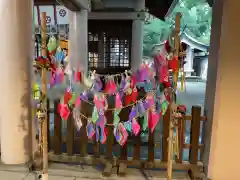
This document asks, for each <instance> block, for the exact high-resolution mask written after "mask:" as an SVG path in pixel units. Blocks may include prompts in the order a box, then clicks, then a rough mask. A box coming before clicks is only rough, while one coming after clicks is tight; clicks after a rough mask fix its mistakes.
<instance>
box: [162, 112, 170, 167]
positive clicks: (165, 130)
mask: <svg viewBox="0 0 240 180" xmlns="http://www.w3.org/2000/svg"><path fill="white" fill-rule="evenodd" d="M169 123H170V109H169V108H168V109H167V112H166V114H165V115H164V116H163V140H162V141H163V150H162V153H163V154H162V157H163V161H164V162H167V161H168V137H169V131H168V128H169Z"/></svg>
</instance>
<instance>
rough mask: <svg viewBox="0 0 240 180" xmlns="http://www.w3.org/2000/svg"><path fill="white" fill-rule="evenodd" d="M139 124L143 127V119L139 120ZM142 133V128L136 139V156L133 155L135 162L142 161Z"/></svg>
mask: <svg viewBox="0 0 240 180" xmlns="http://www.w3.org/2000/svg"><path fill="white" fill-rule="evenodd" d="M138 122H139V124H140V125H142V118H139V119H138ZM141 131H142V126H141V130H140V133H139V134H138V135H137V136H136V137H135V138H134V142H133V143H134V148H135V149H134V154H133V159H134V160H140V153H141Z"/></svg>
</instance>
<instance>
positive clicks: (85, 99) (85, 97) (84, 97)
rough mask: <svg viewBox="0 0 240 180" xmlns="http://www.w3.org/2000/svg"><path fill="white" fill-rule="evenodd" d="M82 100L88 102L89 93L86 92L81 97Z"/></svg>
mask: <svg viewBox="0 0 240 180" xmlns="http://www.w3.org/2000/svg"><path fill="white" fill-rule="evenodd" d="M80 99H81V100H83V101H87V100H88V96H87V92H86V91H84V92H83V93H82V94H81V95H80Z"/></svg>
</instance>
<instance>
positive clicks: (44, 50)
mask: <svg viewBox="0 0 240 180" xmlns="http://www.w3.org/2000/svg"><path fill="white" fill-rule="evenodd" d="M46 31H47V25H46V12H42V21H41V35H42V56H44V57H46V56H47V34H46ZM46 73H47V72H46V68H42V96H43V102H42V104H43V108H44V110H45V108H46V107H47V99H46V97H47V96H46V92H47V83H46ZM47 123H48V122H47V117H46V116H45V117H44V119H43V122H42V152H43V154H42V155H43V170H42V180H48V139H47V137H48V134H47V132H48V129H47V128H48V125H47Z"/></svg>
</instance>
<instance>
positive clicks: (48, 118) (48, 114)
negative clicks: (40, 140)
mask: <svg viewBox="0 0 240 180" xmlns="http://www.w3.org/2000/svg"><path fill="white" fill-rule="evenodd" d="M49 106H50V102H49V99H47V140H48V151H50V148H51V143H50V113H49V109H50V108H49Z"/></svg>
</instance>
